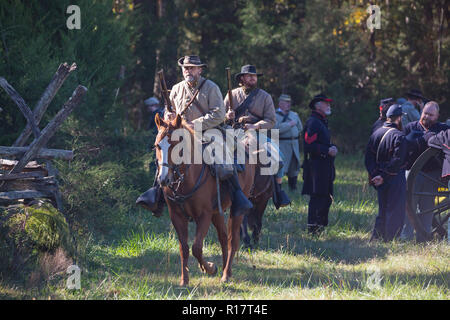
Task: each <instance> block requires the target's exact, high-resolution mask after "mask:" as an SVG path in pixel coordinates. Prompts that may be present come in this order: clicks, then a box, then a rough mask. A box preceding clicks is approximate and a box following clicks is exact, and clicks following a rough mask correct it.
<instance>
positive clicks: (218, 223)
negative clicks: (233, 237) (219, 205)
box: [212, 213, 228, 270]
mask: <svg viewBox="0 0 450 320" xmlns="http://www.w3.org/2000/svg"><path fill="white" fill-rule="evenodd" d="M212 223H213V224H214V227H216V230H217V237H218V238H219V242H220V246H221V248H222V263H223V266H222V269H223V270H225V267H226V265H227V256H228V239H227V228H226V226H225V219H224V217H223V215H221V214H220V213H216V214H213V217H212Z"/></svg>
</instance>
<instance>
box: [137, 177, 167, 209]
mask: <svg viewBox="0 0 450 320" xmlns="http://www.w3.org/2000/svg"><path fill="white" fill-rule="evenodd" d="M156 176H157V173H156V175H155V181H154V182H153V187H151V188H150V189H148V190H147V191H145V192H144V193H143V194H141V195H140V196H139V197H138V198H137V199H136V204H137V205H140V206H142V207H143V208H145V209H147V210H150V211H151V212H152V213H153V216H155V217H158V218H159V217H160V216H161V215H162V213H163V210H164V204H165V200H164V195H163V193H162V189H161V186H160V185H159V184H158V182H157V181H156Z"/></svg>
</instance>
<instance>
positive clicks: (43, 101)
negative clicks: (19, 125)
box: [13, 62, 77, 147]
mask: <svg viewBox="0 0 450 320" xmlns="http://www.w3.org/2000/svg"><path fill="white" fill-rule="evenodd" d="M76 68H77V65H76V64H75V63H72V65H71V66H69V65H68V64H67V63H66V62H65V63H62V64H60V65H59V67H58V70H56V73H55V75H54V76H53V78H52V80H51V82H50V84H49V85H48V86H47V88H46V89H45V91H44V93H43V94H42V96H41V98H40V99H39V101H38V103H37V104H36V106H35V108H34V110H33V117H34V120H35V123H36V125H39V122H40V121H41V119H42V116H43V115H44V113H45V111H46V110H47V107H48V105H49V104H50V102H51V101H52V100H53V98H54V97H55V95H56V93H57V92H58V90H59V89H60V88H61V86H62V84H63V83H64V81H65V80H66V79H67V77H68V76H69V74H70V73H71V72H72V71H74V70H75V69H76ZM31 130H32V128H31V126H30V125H29V124H27V126H26V127H25V129H24V131H23V132H22V133H21V135H20V136H19V137H18V138H17V140H16V141H15V142H14V144H13V146H14V147H21V146H24V145H25V143H26V142H27V139H28V138H29V137H30V134H31Z"/></svg>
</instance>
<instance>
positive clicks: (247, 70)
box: [234, 64, 263, 82]
mask: <svg viewBox="0 0 450 320" xmlns="http://www.w3.org/2000/svg"><path fill="white" fill-rule="evenodd" d="M244 74H256V75H257V76H258V77H261V76H262V75H263V74H262V73H257V72H256V67H255V66H252V65H250V64H247V65H245V66H242V67H241V72H239V73H236V75H235V76H234V78H235V79H236V81H238V82H239V79H240V77H241V76H243V75H244Z"/></svg>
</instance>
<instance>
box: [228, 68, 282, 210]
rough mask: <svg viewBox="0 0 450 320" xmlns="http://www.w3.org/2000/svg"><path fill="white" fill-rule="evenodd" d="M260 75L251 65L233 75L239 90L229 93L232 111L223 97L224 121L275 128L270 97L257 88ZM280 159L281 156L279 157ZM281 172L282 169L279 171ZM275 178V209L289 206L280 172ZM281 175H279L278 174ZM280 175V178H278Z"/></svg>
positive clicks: (260, 127)
mask: <svg viewBox="0 0 450 320" xmlns="http://www.w3.org/2000/svg"><path fill="white" fill-rule="evenodd" d="M261 76H262V74H261V73H257V72H256V67H255V66H253V65H245V66H243V67H242V68H241V72H240V73H238V74H236V75H235V79H236V82H237V83H239V85H240V86H239V88H236V89H233V90H232V91H231V96H232V99H233V100H232V101H233V103H232V105H233V110H229V107H230V100H229V99H230V97H229V96H228V94H227V95H226V97H225V100H224V103H225V107H226V108H227V110H228V112H227V114H226V120H234V121H236V122H239V123H244V129H245V130H248V129H253V130H259V129H268V130H269V129H272V128H273V127H274V126H275V122H276V117H275V107H274V104H273V100H272V97H271V96H270V94H268V93H267V92H266V91H264V90H263V89H260V88H258V87H257V84H258V77H261ZM280 156H281V157H282V155H280ZM281 170H283V169H281ZM281 170H280V171H279V174H278V175H277V177H276V180H277V181H276V183H275V184H274V185H275V190H274V191H275V192H274V193H275V194H274V200H275V199H276V200H275V201H274V204H275V206H276V207H277V208H279V207H284V206H287V205H288V204H290V202H291V201H290V200H289V197H288V196H287V194H286V193H285V192H284V191H283V190H282V189H281V179H282V172H283V171H281ZM280 173H281V174H280ZM280 175H281V177H280Z"/></svg>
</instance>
